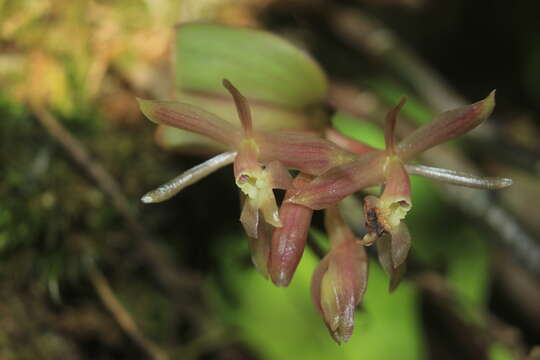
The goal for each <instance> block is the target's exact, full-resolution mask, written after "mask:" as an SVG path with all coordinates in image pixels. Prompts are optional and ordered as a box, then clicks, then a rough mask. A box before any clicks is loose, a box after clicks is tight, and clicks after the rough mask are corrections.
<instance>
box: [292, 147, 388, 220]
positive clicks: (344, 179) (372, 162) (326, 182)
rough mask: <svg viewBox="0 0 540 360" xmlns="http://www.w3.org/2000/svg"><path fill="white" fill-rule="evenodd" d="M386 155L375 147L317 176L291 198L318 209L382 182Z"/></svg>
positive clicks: (297, 202) (293, 200)
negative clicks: (374, 149) (373, 149)
mask: <svg viewBox="0 0 540 360" xmlns="http://www.w3.org/2000/svg"><path fill="white" fill-rule="evenodd" d="M385 157H386V154H385V152H384V151H381V150H378V151H373V152H370V153H367V154H365V155H364V156H361V157H359V158H358V159H357V160H354V161H351V162H349V163H346V164H344V165H341V166H337V167H335V168H332V169H330V170H329V171H327V172H325V173H324V174H322V175H320V176H318V177H316V178H315V179H314V180H313V181H312V182H310V183H309V184H308V185H307V186H306V187H304V188H303V189H302V190H300V191H299V192H298V193H297V194H296V195H295V196H293V197H292V198H291V199H290V200H289V201H291V202H294V203H296V204H299V205H304V206H307V207H309V208H311V209H314V210H320V209H324V208H327V207H329V206H332V205H335V204H337V203H338V202H339V201H340V200H342V199H344V198H345V197H346V196H348V195H350V194H352V193H354V192H356V191H358V190H360V189H363V188H365V187H368V186H373V185H377V184H380V183H382V182H383V181H384V176H383V165H384V161H385Z"/></svg>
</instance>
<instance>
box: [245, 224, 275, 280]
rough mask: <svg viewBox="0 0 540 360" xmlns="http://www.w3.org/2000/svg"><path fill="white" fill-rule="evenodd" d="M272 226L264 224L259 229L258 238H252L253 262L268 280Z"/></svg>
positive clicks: (250, 243) (250, 244)
mask: <svg viewBox="0 0 540 360" xmlns="http://www.w3.org/2000/svg"><path fill="white" fill-rule="evenodd" d="M273 230H274V228H273V226H272V225H270V224H268V223H266V222H262V223H261V224H260V225H259V227H258V233H257V237H256V238H250V241H249V247H250V250H251V261H252V262H253V265H255V268H256V269H257V270H258V271H259V272H260V273H261V274H262V275H263V276H264V277H265V278H266V279H267V278H268V260H269V256H270V244H271V241H272V232H273Z"/></svg>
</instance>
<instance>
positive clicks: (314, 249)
mask: <svg viewBox="0 0 540 360" xmlns="http://www.w3.org/2000/svg"><path fill="white" fill-rule="evenodd" d="M539 13H540V3H538V2H536V1H525V0H522V1H512V2H510V1H503V0H492V1H488V0H477V1H467V0H454V1H440V0H355V1H354V0H348V1H346V0H340V1H338V0H334V1H330V0H283V1H280V0H177V1H173V0H115V1H98V0H95V1H89V0H88V1H85V0H81V1H68V0H48V1H47V0H0V359H59V358H64V359H147V358H149V359H166V358H170V359H201V360H202V359H246V360H247V359H249V360H251V359H253V360H255V359H270V360H277V359H279V360H281V359H310V360H316V359H336V360H340V359H397V358H399V359H455V358H460V359H524V358H528V359H533V358H534V359H537V358H538V356H539V355H538V352H539V350H538V349H537V350H534V346H535V345H537V344H540V222H539V221H538V219H539V214H540V212H539V211H540V206H539V204H540V141H539V140H538V139H539V136H540V127H539V124H540V123H539V116H540V23H539V22H538V14H539ZM190 21H208V22H215V23H223V24H229V25H234V26H242V27H254V28H261V29H266V30H268V31H271V32H273V33H275V34H278V35H280V36H282V37H284V38H286V39H287V40H288V41H290V42H292V43H294V44H295V45H297V46H298V47H300V48H302V49H304V50H306V51H307V52H309V53H310V54H311V55H312V56H313V57H314V58H315V59H316V60H317V61H318V62H320V63H321V64H322V66H323V68H324V70H325V71H326V73H327V76H328V80H329V92H328V97H327V99H326V103H325V105H324V106H325V112H326V113H327V114H334V113H335V115H334V116H333V117H332V119H331V121H332V123H333V125H334V126H336V127H337V128H338V129H340V130H341V131H343V132H345V133H347V134H349V135H351V136H355V137H358V138H360V139H362V140H364V141H366V142H368V143H370V144H372V145H375V146H380V145H381V143H383V136H382V132H381V128H380V124H381V121H382V120H383V118H384V114H385V112H386V110H387V109H388V108H389V107H390V106H392V105H393V104H395V103H396V101H397V99H399V98H400V97H401V96H402V95H407V96H408V97H409V102H408V104H407V106H406V107H405V109H404V111H403V114H402V115H403V116H402V119H401V120H400V124H401V125H400V126H401V127H402V129H401V130H400V131H402V132H401V133H403V132H406V131H408V130H410V129H411V128H412V127H413V126H418V125H419V124H421V123H423V122H426V121H428V120H429V119H431V118H432V116H433V115H434V114H436V113H438V112H440V111H443V110H447V109H451V108H453V107H457V106H460V105H462V104H466V103H470V102H474V101H477V100H480V99H482V98H484V97H485V96H486V95H487V94H488V93H489V92H490V91H491V90H492V89H497V107H496V109H495V112H494V115H493V117H492V118H491V119H490V120H489V121H488V122H487V123H486V124H484V125H483V126H482V127H480V128H479V129H478V130H477V131H474V132H473V133H471V134H470V135H468V136H467V137H465V138H464V139H462V140H460V141H457V142H453V143H452V144H450V145H448V146H442V147H439V148H437V149H434V150H431V151H429V152H427V153H426V154H425V156H424V158H423V159H422V160H423V162H425V163H429V164H432V165H436V166H441V167H448V168H452V169H459V170H468V171H470V172H473V173H476V174H484V175H487V176H504V177H510V178H512V179H513V180H514V185H513V186H512V187H510V188H508V189H504V190H500V191H496V192H495V191H484V190H470V189H463V188H458V187H448V186H442V185H440V184H437V183H434V182H432V181H428V180H425V179H419V178H414V179H413V204H414V206H413V209H412V210H411V212H410V213H409V216H408V218H407V219H408V221H407V222H408V224H409V228H410V230H411V235H412V238H413V250H412V255H411V257H410V265H409V270H408V273H407V275H406V278H405V280H404V282H403V283H402V284H401V285H400V287H399V288H398V290H397V291H395V292H394V293H392V294H389V293H388V292H387V281H388V280H387V277H386V275H385V274H384V273H383V272H382V270H381V269H380V267H379V265H378V264H377V261H375V260H376V256H375V257H372V259H371V260H372V261H371V265H370V278H369V284H368V291H367V293H366V296H365V300H364V302H363V304H362V306H361V308H360V309H358V312H357V324H356V330H355V334H354V335H353V337H352V338H351V340H350V341H349V343H347V344H345V345H342V346H338V345H336V344H335V343H334V342H333V341H332V339H331V338H330V336H329V334H328V332H327V330H326V328H325V326H324V324H323V322H322V320H321V319H320V318H319V315H318V313H317V312H316V310H315V308H314V306H313V304H312V303H311V300H310V297H309V283H310V276H311V273H312V271H313V269H314V267H315V266H316V264H317V262H318V257H317V254H318V253H320V251H319V250H320V249H321V248H322V249H324V248H325V246H327V244H326V243H325V239H324V236H323V235H322V232H321V231H322V221H321V216H320V215H316V216H315V221H314V223H313V227H314V228H313V231H312V232H311V239H310V247H308V249H306V252H305V254H304V258H303V260H302V262H301V265H300V267H299V269H298V271H297V273H296V275H295V278H294V279H293V282H292V284H291V285H290V287H289V288H286V289H281V288H276V287H274V286H272V284H271V282H269V281H267V280H265V279H263V278H262V277H261V276H260V275H259V274H258V273H256V271H255V270H254V269H253V267H252V265H251V261H250V255H249V249H248V243H247V239H246V238H245V235H243V234H242V231H241V226H240V223H239V222H238V217H239V205H238V194H237V190H236V189H235V186H234V183H233V179H232V176H231V174H232V171H231V170H230V168H226V169H223V170H220V171H218V172H217V173H216V174H214V175H212V176H210V177H208V178H206V179H204V180H203V181H201V182H200V183H197V184H195V185H193V186H192V187H191V188H189V189H187V190H186V191H183V192H182V193H180V194H179V195H178V196H176V197H175V198H173V199H172V200H169V201H167V202H164V203H161V204H155V205H144V206H143V204H142V203H140V201H139V199H140V197H141V196H142V195H143V194H144V193H145V192H147V191H148V190H151V189H152V188H154V187H156V186H157V185H159V184H161V183H163V182H165V181H168V180H169V179H171V178H173V177H174V176H176V175H177V174H179V173H181V172H182V171H183V170H186V169H188V168H189V167H191V166H193V165H195V164H197V163H199V162H200V161H201V158H199V157H197V156H195V155H193V154H192V153H191V154H186V151H185V148H183V150H184V151H183V152H179V151H178V150H179V148H178V147H175V146H172V145H171V144H170V143H168V140H167V139H168V138H167V137H166V136H160V135H159V133H158V134H157V135H156V133H155V130H156V128H155V125H154V124H152V123H150V122H149V121H148V120H147V119H145V118H144V117H143V116H142V114H141V113H140V111H139V109H138V105H137V102H136V100H135V97H136V96H139V97H146V98H156V99H157V98H159V99H171V98H174V97H175V96H177V93H176V90H177V89H175V86H176V85H175V82H174V76H173V74H174V73H175V71H181V69H178V68H176V69H175V66H177V65H175V63H174V61H173V53H174V41H175V27H174V26H175V24H177V23H179V22H190ZM237 51H238V53H239V54H241V52H242V48H239V49H238V50H237ZM336 111H337V113H336ZM398 130H399V129H398ZM162 135H163V134H162ZM181 150H182V149H181ZM188 152H189V151H188ZM360 215H361V214H359V213H358V214H356V213H353V214H352V215H351V218H352V224H356V227H355V230H356V231H358V232H359V233H361V232H362V231H364V229H363V228H362V226H363V220H362V218H361V216H360ZM355 216H356V218H355ZM535 353H536V356H537V357H535Z"/></svg>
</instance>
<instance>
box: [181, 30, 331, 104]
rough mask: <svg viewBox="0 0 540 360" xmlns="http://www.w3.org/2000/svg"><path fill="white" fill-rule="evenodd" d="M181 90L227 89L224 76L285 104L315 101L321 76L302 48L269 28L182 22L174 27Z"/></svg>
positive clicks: (321, 92)
mask: <svg viewBox="0 0 540 360" xmlns="http://www.w3.org/2000/svg"><path fill="white" fill-rule="evenodd" d="M175 66H176V85H177V89H178V90H180V91H181V92H194V93H206V94H212V95H222V96H223V95H228V94H227V93H226V90H225V89H224V88H223V86H222V85H221V82H222V80H223V79H224V78H226V79H228V80H230V81H231V82H232V83H233V84H234V85H235V86H236V87H237V88H238V89H239V90H240V91H241V92H242V93H243V94H244V96H246V97H247V98H248V99H254V100H259V101H262V102H264V103H267V104H271V105H279V106H282V107H286V108H291V109H303V108H305V107H306V106H309V105H317V104H319V103H321V102H322V101H323V100H324V98H325V95H326V90H327V82H326V77H325V75H324V73H323V71H322V69H321V68H320V66H319V65H318V64H317V63H316V62H315V61H314V60H313V59H311V58H310V57H309V56H308V55H307V54H306V53H304V52H303V51H301V50H299V49H298V48H296V47H295V46H293V45H292V44H290V43H288V42H287V41H285V40H283V39H281V38H280V37H277V36H275V35H273V34H271V33H268V32H264V31H260V30H254V29H247V28H234V27H229V26H225V25H218V24H198V23H192V24H183V25H180V26H179V27H178V28H177V32H176V64H175Z"/></svg>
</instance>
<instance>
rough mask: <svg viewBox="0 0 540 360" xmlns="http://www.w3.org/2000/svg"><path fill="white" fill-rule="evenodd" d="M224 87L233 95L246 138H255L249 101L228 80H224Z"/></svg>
mask: <svg viewBox="0 0 540 360" xmlns="http://www.w3.org/2000/svg"><path fill="white" fill-rule="evenodd" d="M223 86H224V87H225V88H226V89H227V90H228V91H229V93H230V94H231V96H232V98H233V100H234V104H235V105H236V111H237V112H238V118H239V119H240V123H241V124H242V128H243V129H244V136H246V137H251V136H253V121H252V119H251V109H250V108H249V103H248V101H247V99H246V98H245V97H244V96H243V95H242V94H241V93H240V91H238V89H237V88H236V87H235V86H234V85H233V84H231V82H230V81H229V80H227V79H223Z"/></svg>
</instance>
